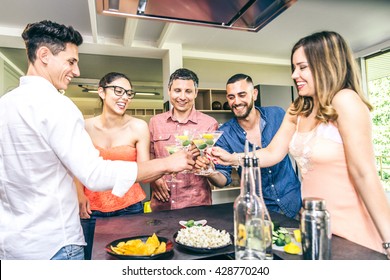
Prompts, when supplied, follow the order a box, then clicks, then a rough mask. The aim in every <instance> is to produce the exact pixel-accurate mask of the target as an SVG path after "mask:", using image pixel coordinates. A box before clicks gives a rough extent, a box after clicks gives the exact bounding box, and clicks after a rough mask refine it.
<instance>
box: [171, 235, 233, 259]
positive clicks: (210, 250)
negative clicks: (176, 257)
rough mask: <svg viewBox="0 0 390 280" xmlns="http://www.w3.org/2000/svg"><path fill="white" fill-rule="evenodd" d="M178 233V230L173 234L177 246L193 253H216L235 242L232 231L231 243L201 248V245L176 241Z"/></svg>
mask: <svg viewBox="0 0 390 280" xmlns="http://www.w3.org/2000/svg"><path fill="white" fill-rule="evenodd" d="M177 234H178V232H176V233H175V234H174V235H173V241H174V242H175V244H176V245H177V247H179V248H181V249H184V250H186V251H189V252H193V253H199V254H211V253H216V252H218V251H220V250H223V249H225V248H227V247H229V246H231V245H232V244H233V236H232V235H231V234H230V233H229V236H230V243H229V244H226V245H223V246H220V247H214V248H199V247H192V246H188V245H184V244H182V243H180V242H177V241H176V237H177Z"/></svg>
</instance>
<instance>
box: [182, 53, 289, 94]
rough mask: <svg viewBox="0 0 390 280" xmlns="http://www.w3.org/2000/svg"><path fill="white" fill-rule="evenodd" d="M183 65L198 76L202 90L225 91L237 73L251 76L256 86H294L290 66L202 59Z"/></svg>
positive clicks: (186, 62) (187, 61)
mask: <svg viewBox="0 0 390 280" xmlns="http://www.w3.org/2000/svg"><path fill="white" fill-rule="evenodd" d="M183 65H184V67H186V68H188V69H190V70H192V71H194V72H195V73H196V74H197V75H198V77H199V87H200V88H216V89H218V88H219V89H224V88H225V85H226V82H227V80H228V79H229V78H230V77H231V76H233V75H234V74H237V73H243V74H247V75H249V76H251V77H252V79H253V83H254V84H255V85H256V84H264V85H280V86H291V85H293V82H292V79H291V70H290V66H279V65H265V64H254V63H253V64H252V63H237V62H227V61H211V60H200V59H184V63H183Z"/></svg>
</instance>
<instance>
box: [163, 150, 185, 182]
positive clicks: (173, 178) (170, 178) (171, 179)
mask: <svg viewBox="0 0 390 280" xmlns="http://www.w3.org/2000/svg"><path fill="white" fill-rule="evenodd" d="M164 148H165V152H166V153H165V154H166V156H170V155H172V154H174V153H176V152H177V151H180V150H181V149H182V147H181V146H178V145H176V144H167V145H165V146H164ZM164 177H165V181H166V182H169V183H177V182H182V180H179V179H177V178H176V173H172V174H170V175H165V176H164Z"/></svg>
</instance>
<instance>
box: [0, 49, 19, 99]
mask: <svg viewBox="0 0 390 280" xmlns="http://www.w3.org/2000/svg"><path fill="white" fill-rule="evenodd" d="M19 77H20V74H19V73H18V72H17V71H16V70H14V69H13V68H12V66H11V65H10V64H9V63H8V62H7V61H5V60H4V59H3V58H2V57H1V56H0V97H1V96H2V95H4V94H5V93H7V92H9V91H10V90H12V89H14V88H16V87H17V86H18V85H19Z"/></svg>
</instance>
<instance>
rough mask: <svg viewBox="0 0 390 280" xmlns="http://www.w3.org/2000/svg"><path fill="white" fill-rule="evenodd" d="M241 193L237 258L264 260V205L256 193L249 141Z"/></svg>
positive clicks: (236, 221)
mask: <svg viewBox="0 0 390 280" xmlns="http://www.w3.org/2000/svg"><path fill="white" fill-rule="evenodd" d="M240 188H241V191H240V195H239V196H238V197H237V198H236V200H235V201H234V239H235V240H234V246H235V256H236V257H235V258H236V260H264V259H265V249H266V245H265V244H266V240H265V234H264V207H263V206H262V204H261V202H260V199H259V197H258V196H257V195H256V194H255V181H254V176H253V168H251V167H250V158H249V142H248V141H246V143H245V157H244V164H243V166H242V172H241V183H240Z"/></svg>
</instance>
